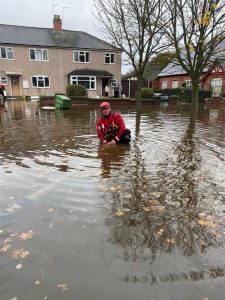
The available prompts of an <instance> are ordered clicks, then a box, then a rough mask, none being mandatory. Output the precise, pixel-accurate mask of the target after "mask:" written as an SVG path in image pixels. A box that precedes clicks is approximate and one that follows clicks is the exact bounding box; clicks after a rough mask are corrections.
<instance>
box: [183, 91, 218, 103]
mask: <svg viewBox="0 0 225 300" xmlns="http://www.w3.org/2000/svg"><path fill="white" fill-rule="evenodd" d="M211 96H212V90H201V89H200V90H199V98H198V101H199V102H204V101H205V98H210V97H211ZM181 99H182V100H184V101H185V102H191V101H192V90H191V89H183V90H182V95H181Z"/></svg>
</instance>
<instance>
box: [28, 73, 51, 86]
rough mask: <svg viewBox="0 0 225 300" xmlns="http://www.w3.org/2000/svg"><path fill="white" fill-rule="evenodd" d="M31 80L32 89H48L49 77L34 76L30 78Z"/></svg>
mask: <svg viewBox="0 0 225 300" xmlns="http://www.w3.org/2000/svg"><path fill="white" fill-rule="evenodd" d="M31 80H32V87H33V88H49V87H50V83H49V76H45V75H34V76H32V78H31Z"/></svg>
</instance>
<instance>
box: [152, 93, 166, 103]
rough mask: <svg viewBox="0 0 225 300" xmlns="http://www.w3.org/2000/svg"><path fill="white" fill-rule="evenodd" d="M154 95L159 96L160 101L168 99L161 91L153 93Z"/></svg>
mask: <svg viewBox="0 0 225 300" xmlns="http://www.w3.org/2000/svg"><path fill="white" fill-rule="evenodd" d="M154 96H156V97H159V98H160V101H169V96H168V95H165V94H162V93H155V94H154Z"/></svg>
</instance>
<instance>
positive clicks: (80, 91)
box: [66, 84, 87, 97]
mask: <svg viewBox="0 0 225 300" xmlns="http://www.w3.org/2000/svg"><path fill="white" fill-rule="evenodd" d="M66 95H67V96H68V97H70V96H87V89H86V88H85V87H84V86H83V85H80V84H68V85H67V87H66Z"/></svg>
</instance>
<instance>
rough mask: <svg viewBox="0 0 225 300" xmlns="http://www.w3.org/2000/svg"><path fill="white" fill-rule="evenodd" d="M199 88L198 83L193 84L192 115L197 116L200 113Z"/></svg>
mask: <svg viewBox="0 0 225 300" xmlns="http://www.w3.org/2000/svg"><path fill="white" fill-rule="evenodd" d="M198 99H199V87H198V83H192V113H193V114H194V115H196V113H197V111H198Z"/></svg>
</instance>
